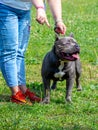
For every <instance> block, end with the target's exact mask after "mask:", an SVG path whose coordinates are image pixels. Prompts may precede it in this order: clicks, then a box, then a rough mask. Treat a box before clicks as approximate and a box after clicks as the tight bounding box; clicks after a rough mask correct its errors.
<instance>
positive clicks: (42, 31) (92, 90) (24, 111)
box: [0, 0, 98, 130]
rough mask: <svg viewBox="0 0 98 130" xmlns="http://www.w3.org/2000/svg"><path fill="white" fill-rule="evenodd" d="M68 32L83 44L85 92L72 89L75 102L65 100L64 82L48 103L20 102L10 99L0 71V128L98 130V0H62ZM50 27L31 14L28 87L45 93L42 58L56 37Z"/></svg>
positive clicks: (59, 85)
mask: <svg viewBox="0 0 98 130" xmlns="http://www.w3.org/2000/svg"><path fill="white" fill-rule="evenodd" d="M62 5H63V19H64V23H65V24H66V26H67V32H66V35H69V34H70V32H73V33H74V37H75V38H76V39H77V41H78V43H79V45H80V47H81V53H80V57H81V62H82V76H81V84H82V87H83V91H82V92H77V91H76V88H75V87H74V88H73V93H72V100H73V103H72V104H68V103H65V102H64V101H65V82H58V87H57V89H56V91H52V92H51V103H50V104H48V105H42V104H37V103H36V104H33V105H32V106H28V105H24V106H23V105H17V104H12V103H11V102H9V96H10V90H9V88H8V87H7V86H6V84H5V81H4V79H3V77H2V75H1V73H0V130H98V0H62ZM47 15H48V18H49V22H50V24H51V28H50V29H49V28H47V27H46V26H45V25H43V26H40V25H39V24H37V23H36V21H35V10H34V14H32V27H31V37H30V42H29V46H28V49H27V53H26V72H27V86H28V87H29V88H30V89H31V90H32V91H35V92H36V93H37V94H38V95H39V96H42V86H43V85H42V79H41V74H40V69H41V64H42V59H43V57H44V55H45V54H46V52H47V51H49V50H50V49H51V47H52V45H53V42H54V40H55V34H54V31H53V27H54V22H53V19H52V16H51V14H50V11H49V9H48V7H47Z"/></svg>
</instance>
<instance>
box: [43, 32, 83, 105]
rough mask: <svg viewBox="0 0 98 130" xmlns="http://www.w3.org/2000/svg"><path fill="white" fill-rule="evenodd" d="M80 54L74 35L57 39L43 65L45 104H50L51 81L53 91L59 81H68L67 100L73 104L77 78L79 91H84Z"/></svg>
mask: <svg viewBox="0 0 98 130" xmlns="http://www.w3.org/2000/svg"><path fill="white" fill-rule="evenodd" d="M79 52H80V47H79V45H78V44H77V42H76V40H75V39H74V38H73V35H72V34H70V36H68V37H64V38H59V37H56V40H55V43H54V46H53V48H52V50H51V51H50V52H48V53H47V54H46V56H45V58H44V60H43V63H42V70H41V75H42V79H43V84H44V89H45V98H44V100H43V101H42V102H43V103H49V102H50V83H51V80H53V84H52V86H51V89H55V88H56V84H57V81H63V80H65V79H66V100H67V101H69V102H71V92H72V87H73V84H74V80H75V78H76V86H77V90H78V91H80V90H81V89H82V87H81V85H80V75H81V63H80V60H79V55H78V54H79Z"/></svg>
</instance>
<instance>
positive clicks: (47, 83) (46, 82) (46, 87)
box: [42, 79, 50, 104]
mask: <svg viewBox="0 0 98 130" xmlns="http://www.w3.org/2000/svg"><path fill="white" fill-rule="evenodd" d="M43 83H44V94H45V98H44V99H43V101H42V103H46V104H48V103H50V80H49V79H44V80H43Z"/></svg>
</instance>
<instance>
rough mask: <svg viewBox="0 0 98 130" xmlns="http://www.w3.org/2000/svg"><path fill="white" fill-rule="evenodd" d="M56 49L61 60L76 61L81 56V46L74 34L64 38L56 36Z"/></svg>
mask: <svg viewBox="0 0 98 130" xmlns="http://www.w3.org/2000/svg"><path fill="white" fill-rule="evenodd" d="M54 50H55V53H56V55H57V56H58V57H59V59H61V60H69V61H75V60H77V59H78V58H79V55H78V54H79V52H80V47H79V45H78V44H77V42H76V40H75V39H74V37H73V34H70V36H67V37H64V38H59V37H58V36H56V41H55V45H54Z"/></svg>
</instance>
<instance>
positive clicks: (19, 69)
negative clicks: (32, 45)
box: [0, 4, 30, 87]
mask: <svg viewBox="0 0 98 130" xmlns="http://www.w3.org/2000/svg"><path fill="white" fill-rule="evenodd" d="M29 36H30V10H27V11H24V10H19V9H15V8H11V7H9V6H6V5H3V4H0V68H1V72H2V74H3V77H4V79H5V81H6V83H7V85H8V86H9V87H15V86H19V85H26V76H25V60H24V58H25V57H24V54H25V51H26V48H27V45H28V40H29Z"/></svg>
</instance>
